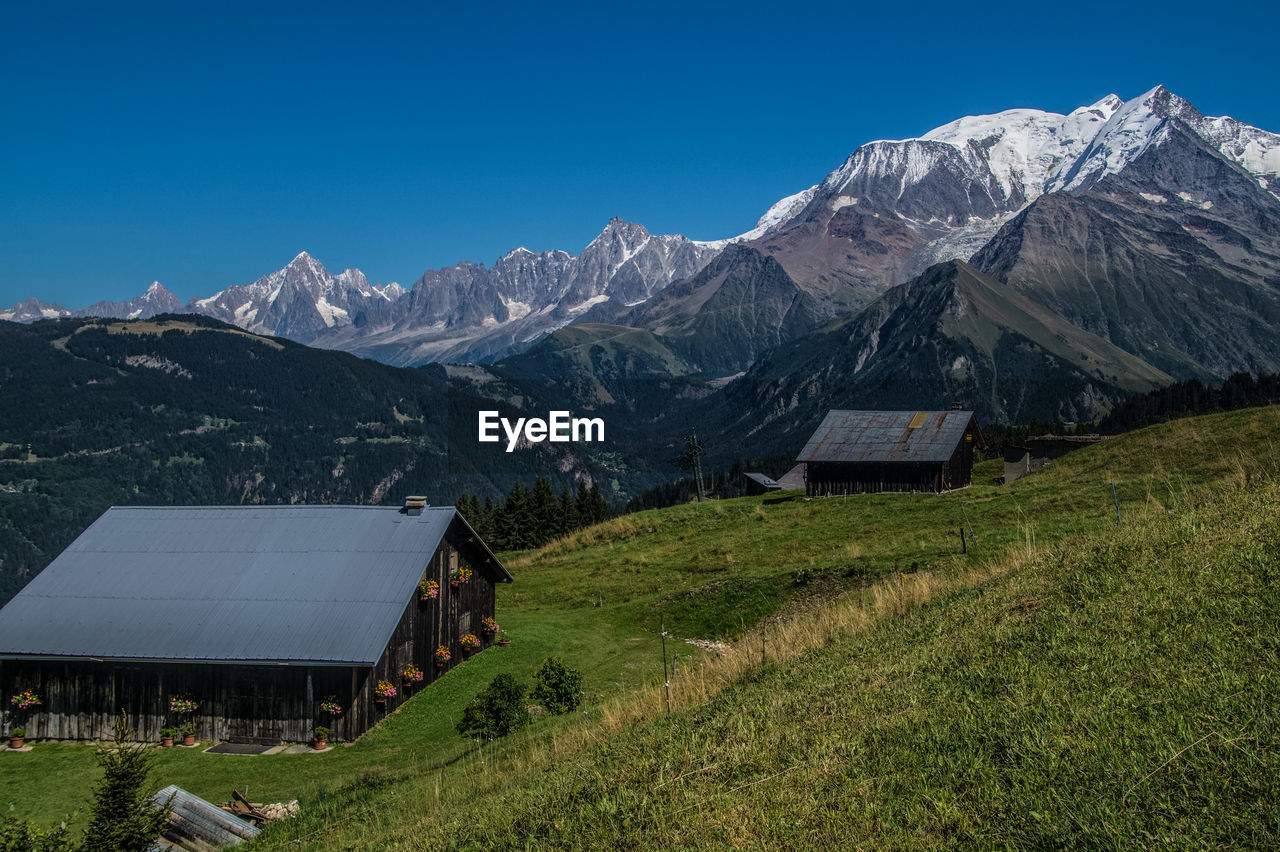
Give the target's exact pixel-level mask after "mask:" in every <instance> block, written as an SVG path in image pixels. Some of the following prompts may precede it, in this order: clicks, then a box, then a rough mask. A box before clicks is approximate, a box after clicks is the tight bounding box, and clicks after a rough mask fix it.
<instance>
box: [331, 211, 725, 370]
mask: <svg viewBox="0 0 1280 852" xmlns="http://www.w3.org/2000/svg"><path fill="white" fill-rule="evenodd" d="M717 252H718V249H717V248H715V247H713V246H709V245H706V244H702V243H696V242H694V241H692V240H689V239H687V238H686V237H682V236H679V235H677V234H668V235H655V234H650V233H649V231H648V230H646V229H645V227H644V226H643V225H639V224H636V223H633V222H627V221H625V220H623V219H620V218H614V219H612V220H611V221H610V222H609V224H608V225H606V226H605V228H604V230H603V231H601V232H600V235H599V236H597V237H596V238H595V239H594V240H592V241H591V243H590V244H588V245H587V247H586V248H585V249H583V250H582V253H581V254H578V255H576V256H575V255H572V254H569V253H568V252H565V251H544V252H536V253H535V252H531V251H529V250H528V249H525V248H517V249H515V250H513V251H511V252H508V253H507V254H506V255H504V256H502V257H501V258H499V259H498V260H497V262H496V263H494V265H493V266H492V267H486V266H484V264H476V263H461V264H458V265H457V266H451V267H446V268H444V269H433V270H428V271H427V272H426V273H424V274H423V276H422V277H421V278H419V279H418V281H417V282H415V283H414V285H413V288H412V290H410V291H409V293H408V295H407V296H405V297H404V298H402V299H400V300H399V301H397V303H396V313H395V319H394V321H393V322H391V323H390V324H387V325H384V326H382V327H379V328H369V329H363V330H356V329H339V328H335V329H334V330H332V331H330V332H327V333H322V334H320V335H318V336H317V337H315V338H314V340H313V341H308V342H314V343H315V344H316V345H320V346H329V347H334V348H341V349H347V350H349V351H352V352H356V353H358V354H362V355H368V356H370V357H374V358H378V359H379V360H384V361H387V362H389V363H392V364H418V363H423V362H425V361H488V360H492V359H494V358H497V357H501V356H502V355H505V354H508V353H510V352H514V351H518V350H520V349H522V348H524V347H525V346H527V345H528V344H529V343H530V342H532V341H534V340H536V339H538V338H539V337H541V336H543V335H545V334H547V333H548V332H550V331H553V330H555V329H557V328H561V327H563V326H565V325H568V324H569V323H571V322H574V321H576V320H579V319H582V318H584V317H585V316H586V315H587V313H588V312H592V313H593V315H596V316H599V315H601V314H604V315H610V316H616V315H617V314H620V313H621V312H622V311H624V310H625V309H626V308H628V307H630V306H632V305H635V304H638V303H640V302H643V301H644V300H646V299H648V298H649V297H650V296H651V295H653V294H654V293H656V292H658V291H660V290H662V289H663V288H665V287H666V286H668V285H669V284H671V282H672V281H676V280H679V279H681V278H687V277H689V276H691V275H693V274H694V273H696V272H698V271H699V270H700V269H702V267H703V266H705V265H706V264H707V263H708V262H709V261H710V260H711V258H713V257H714V256H715V255H716V254H717ZM593 309H594V311H593Z"/></svg>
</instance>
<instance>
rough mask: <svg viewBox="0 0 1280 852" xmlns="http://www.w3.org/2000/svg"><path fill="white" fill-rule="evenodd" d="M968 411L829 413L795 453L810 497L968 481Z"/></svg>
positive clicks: (974, 437) (973, 431)
mask: <svg viewBox="0 0 1280 852" xmlns="http://www.w3.org/2000/svg"><path fill="white" fill-rule="evenodd" d="M981 442H982V435H981V433H980V432H979V430H978V421H977V420H976V419H975V418H974V416H973V412H972V411H829V412H827V416H826V417H825V418H824V419H823V421H822V423H821V425H819V426H818V428H817V430H816V431H815V432H814V433H813V436H812V437H810V438H809V443H807V444H805V446H804V449H803V450H801V451H800V455H799V456H798V457H797V459H796V460H797V461H799V462H803V463H804V465H805V492H806V493H807V494H808V496H810V497H831V496H837V495H843V494H874V493H879V492H885V491H907V492H910V491H932V492H942V491H950V490H952V489H955V488H965V487H967V486H968V485H969V484H970V483H971V482H972V479H973V459H974V451H975V448H976V447H977V446H980V445H981Z"/></svg>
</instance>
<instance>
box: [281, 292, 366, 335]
mask: <svg viewBox="0 0 1280 852" xmlns="http://www.w3.org/2000/svg"><path fill="white" fill-rule="evenodd" d="M273 301H274V300H273ZM316 311H317V312H318V313H319V314H320V319H321V320H323V321H324V324H325V326H326V327H327V328H333V327H334V326H335V325H337V324H338V323H339V321H340V320H341V321H342V324H343V325H346V320H347V319H348V318H349V317H350V314H348V313H347V312H346V311H345V310H343V309H342V308H339V307H337V306H336V305H331V304H329V300H328V299H326V298H324V297H323V296H321V297H320V298H319V299H316Z"/></svg>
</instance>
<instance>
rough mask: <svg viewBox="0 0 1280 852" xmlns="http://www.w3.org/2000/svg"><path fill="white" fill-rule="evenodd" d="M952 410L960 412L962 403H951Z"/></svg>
mask: <svg viewBox="0 0 1280 852" xmlns="http://www.w3.org/2000/svg"><path fill="white" fill-rule="evenodd" d="M951 410H952V411H960V410H961V405H960V403H958V402H953V403H951Z"/></svg>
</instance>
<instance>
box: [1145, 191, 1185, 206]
mask: <svg viewBox="0 0 1280 852" xmlns="http://www.w3.org/2000/svg"><path fill="white" fill-rule="evenodd" d="M1180 194H1185V193H1180ZM1138 195H1140V196H1142V198H1143V200H1144V201H1150V202H1151V203H1152V204H1164V203H1165V202H1166V201H1168V200H1169V199H1168V198H1166V197H1165V196H1163V195H1160V194H1158V193H1153V192H1139V193H1138Z"/></svg>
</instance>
